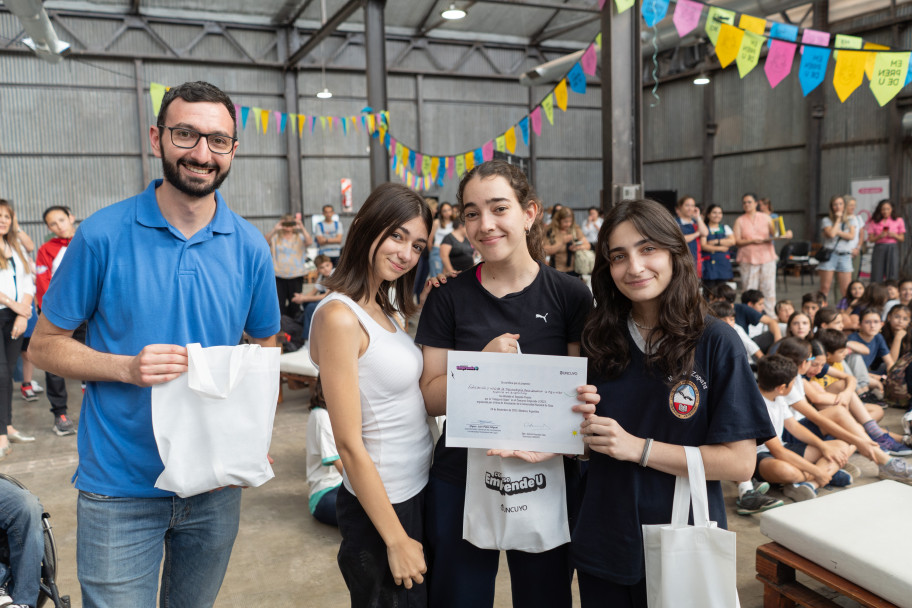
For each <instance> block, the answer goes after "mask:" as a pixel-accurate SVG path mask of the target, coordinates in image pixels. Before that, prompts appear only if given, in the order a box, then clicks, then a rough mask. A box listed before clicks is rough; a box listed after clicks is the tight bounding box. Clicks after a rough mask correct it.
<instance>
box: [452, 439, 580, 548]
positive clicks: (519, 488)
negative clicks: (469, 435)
mask: <svg viewBox="0 0 912 608" xmlns="http://www.w3.org/2000/svg"><path fill="white" fill-rule="evenodd" d="M486 452H487V450H485V449H482V448H469V453H468V466H467V467H466V491H465V510H464V511H463V516H462V537H463V538H464V539H465V540H467V541H469V542H470V543H472V544H473V545H475V546H476V547H478V548H480V549H518V550H520V551H528V552H529V553H541V552H543V551H548V550H549V549H553V548H555V547H559V546H560V545H563V544H565V543H569V542H570V526H569V524H568V523H567V497H566V490H565V486H566V480H565V478H564V463H563V456H561V455H557V456H555V457H554V458H551V459H549V460H546V461H544V462H538V463H530V462H526V461H525V460H520V459H519V458H501V457H500V456H488V455H487V454H486Z"/></svg>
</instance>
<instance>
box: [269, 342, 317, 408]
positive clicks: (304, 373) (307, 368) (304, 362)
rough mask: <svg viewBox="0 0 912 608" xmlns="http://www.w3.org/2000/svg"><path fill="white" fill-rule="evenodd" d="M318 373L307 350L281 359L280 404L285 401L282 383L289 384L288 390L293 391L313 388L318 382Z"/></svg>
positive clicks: (298, 351) (304, 349)
mask: <svg viewBox="0 0 912 608" xmlns="http://www.w3.org/2000/svg"><path fill="white" fill-rule="evenodd" d="M317 373H318V371H317V368H316V367H315V366H314V364H313V361H311V360H310V353H309V352H308V351H307V349H306V348H302V349H300V350H296V351H295V352H293V353H285V354H284V355H282V356H281V357H279V378H280V380H279V403H282V401H283V399H284V396H283V395H282V382H287V383H288V388H290V389H292V390H297V389H300V388H304V387H305V386H313V385H314V384H316V382H317Z"/></svg>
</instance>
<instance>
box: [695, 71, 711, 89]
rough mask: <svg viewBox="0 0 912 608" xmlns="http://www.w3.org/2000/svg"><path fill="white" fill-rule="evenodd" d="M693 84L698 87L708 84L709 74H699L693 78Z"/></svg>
mask: <svg viewBox="0 0 912 608" xmlns="http://www.w3.org/2000/svg"><path fill="white" fill-rule="evenodd" d="M694 84H696V85H700V86H702V85H706V84H709V74H707V73H706V72H700V74H699V75H698V76H697V77H696V78H694Z"/></svg>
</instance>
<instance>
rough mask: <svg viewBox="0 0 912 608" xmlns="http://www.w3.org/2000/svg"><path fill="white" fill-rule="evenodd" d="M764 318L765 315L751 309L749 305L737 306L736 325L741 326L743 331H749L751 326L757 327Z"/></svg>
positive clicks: (739, 304)
mask: <svg viewBox="0 0 912 608" xmlns="http://www.w3.org/2000/svg"><path fill="white" fill-rule="evenodd" d="M762 318H763V313H761V312H759V311H757V310H755V309H753V308H751V307H750V306H748V305H747V304H741V303H736V304H735V323H737V324H738V325H740V326H741V329H743V330H744V331H748V329H750V326H751V325H756V324H757V323H759V322H760V319H762Z"/></svg>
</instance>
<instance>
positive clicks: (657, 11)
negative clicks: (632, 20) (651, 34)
mask: <svg viewBox="0 0 912 608" xmlns="http://www.w3.org/2000/svg"><path fill="white" fill-rule="evenodd" d="M667 12H668V0H643V11H642V13H643V19H644V20H645V21H646V25H647V26H649V27H653V26H654V25H655V24H656V23H658V22H659V21H661V20H662V19H664V18H665V14H666V13H667Z"/></svg>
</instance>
